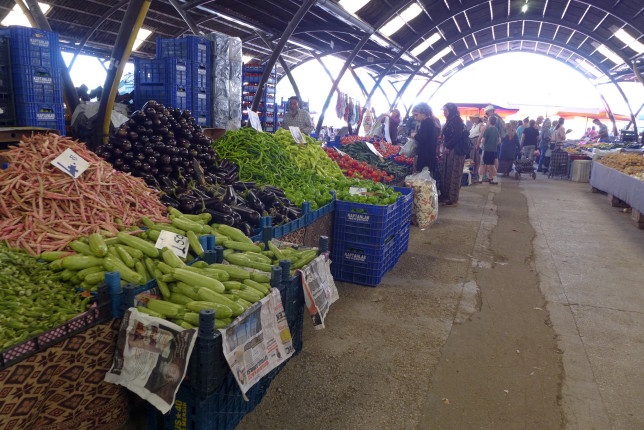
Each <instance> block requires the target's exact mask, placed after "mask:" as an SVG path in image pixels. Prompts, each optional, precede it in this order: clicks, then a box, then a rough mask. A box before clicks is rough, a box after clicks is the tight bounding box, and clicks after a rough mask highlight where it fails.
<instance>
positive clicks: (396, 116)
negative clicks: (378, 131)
mask: <svg viewBox="0 0 644 430" xmlns="http://www.w3.org/2000/svg"><path fill="white" fill-rule="evenodd" d="M398 126H400V111H399V110H398V109H394V110H392V111H391V114H390V115H389V137H390V138H391V144H392V145H397V144H398Z"/></svg>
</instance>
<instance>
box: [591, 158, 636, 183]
mask: <svg viewBox="0 0 644 430" xmlns="http://www.w3.org/2000/svg"><path fill="white" fill-rule="evenodd" d="M599 162H600V163H602V164H603V165H605V166H608V167H611V168H613V169H616V170H619V171H620V172H623V173H625V174H627V175H629V176H633V177H635V178H637V179H639V180H640V181H644V156H642V154H622V153H615V154H608V155H605V156H603V157H602V158H600V159H599Z"/></svg>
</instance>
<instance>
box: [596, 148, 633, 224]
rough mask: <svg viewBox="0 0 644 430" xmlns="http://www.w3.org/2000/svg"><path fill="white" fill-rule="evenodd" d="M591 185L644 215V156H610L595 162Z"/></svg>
mask: <svg viewBox="0 0 644 430" xmlns="http://www.w3.org/2000/svg"><path fill="white" fill-rule="evenodd" d="M590 185H591V186H593V187H594V188H596V189H598V190H600V191H604V192H606V193H608V194H610V195H612V196H615V197H617V198H619V199H620V200H622V201H623V202H625V203H627V204H628V205H629V206H631V207H632V209H633V211H636V212H637V213H638V214H642V213H644V155H642V154H610V155H606V156H604V157H602V158H601V159H599V160H595V161H593V170H592V174H591V177H590ZM638 217H639V216H638ZM636 222H637V223H638V224H639V223H640V222H641V221H640V220H639V219H637V220H636Z"/></svg>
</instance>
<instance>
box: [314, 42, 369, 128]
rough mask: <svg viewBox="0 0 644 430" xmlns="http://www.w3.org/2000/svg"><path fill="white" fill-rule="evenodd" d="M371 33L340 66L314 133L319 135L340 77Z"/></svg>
mask: <svg viewBox="0 0 644 430" xmlns="http://www.w3.org/2000/svg"><path fill="white" fill-rule="evenodd" d="M371 34H372V33H367V34H365V35H364V36H363V37H362V39H360V42H358V44H357V45H356V46H355V48H353V51H351V54H349V56H348V57H347V59H346V60H345V62H344V64H343V65H342V69H340V73H339V74H338V77H337V78H335V81H333V85H331V90H330V91H329V95H328V96H327V98H326V100H325V102H324V107H323V108H322V112H320V118H319V119H318V125H317V127H316V128H315V131H316V133H317V134H318V135H319V134H320V129H321V128H322V123H324V114H325V113H326V110H327V109H328V108H329V103H331V97H332V96H333V93H334V92H335V90H336V89H337V88H338V84H339V83H340V79H342V76H343V75H344V72H346V71H347V68H349V66H350V65H351V62H352V61H353V59H354V58H356V55H358V52H360V50H361V49H362V47H363V46H364V45H365V43H367V41H368V40H369V37H371Z"/></svg>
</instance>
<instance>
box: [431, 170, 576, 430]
mask: <svg viewBox="0 0 644 430" xmlns="http://www.w3.org/2000/svg"><path fill="white" fill-rule="evenodd" d="M530 182H532V181H530ZM476 188H479V189H481V188H482V189H485V190H488V192H489V199H488V202H487V206H486V213H487V216H486V219H484V220H483V222H482V223H481V230H480V235H479V239H478V240H477V248H476V249H475V254H474V256H473V257H474V258H473V261H472V266H473V267H472V271H471V274H470V275H471V276H472V279H473V280H474V281H475V282H476V285H477V286H478V289H479V294H480V295H479V298H478V304H479V305H478V308H477V309H476V310H475V311H474V313H472V314H471V316H470V318H469V319H467V320H465V321H464V322H463V323H462V324H455V325H454V326H453V327H452V331H451V333H450V336H449V338H448V340H447V342H446V344H445V345H444V347H443V349H442V351H441V352H442V354H441V361H440V363H439V365H438V367H437V369H436V370H435V372H434V373H433V375H432V379H431V384H430V387H429V393H428V395H427V400H426V407H425V411H424V414H423V417H422V419H421V422H420V428H421V429H473V428H477V429H479V428H480V429H558V428H560V427H561V426H562V423H563V421H564V418H563V414H562V410H561V407H560V406H559V401H558V397H559V386H560V381H561V378H562V377H563V371H562V365H561V356H560V354H559V351H558V350H557V343H556V336H555V332H554V330H553V329H552V328H551V327H550V326H549V318H548V313H547V311H546V310H545V302H544V298H543V295H542V294H541V291H540V290H539V284H538V277H537V274H536V271H535V269H534V262H533V252H532V240H533V238H534V235H535V233H534V229H533V228H532V226H531V225H530V223H529V221H528V205H527V201H526V198H525V197H524V196H523V195H522V194H521V189H520V185H519V182H517V181H514V180H512V179H506V180H505V181H503V183H502V184H501V186H500V187H491V186H489V185H487V184H484V185H480V186H477V187H476Z"/></svg>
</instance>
